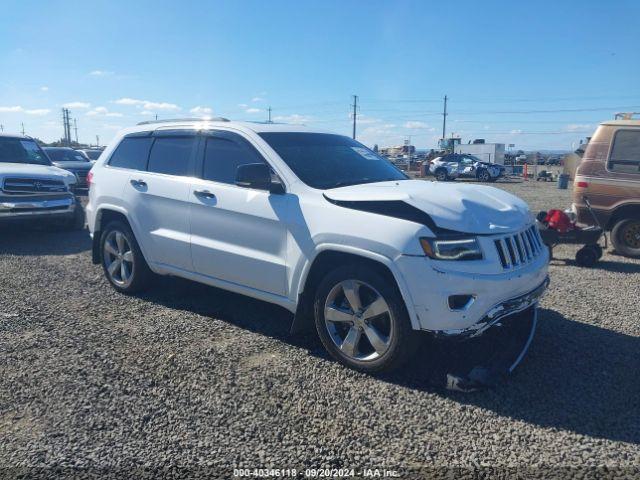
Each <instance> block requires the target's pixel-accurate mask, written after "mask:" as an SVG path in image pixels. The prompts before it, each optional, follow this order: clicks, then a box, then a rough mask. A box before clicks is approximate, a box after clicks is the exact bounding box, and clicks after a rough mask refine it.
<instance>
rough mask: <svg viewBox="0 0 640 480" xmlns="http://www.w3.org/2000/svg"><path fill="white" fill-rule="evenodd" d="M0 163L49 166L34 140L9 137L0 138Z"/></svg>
mask: <svg viewBox="0 0 640 480" xmlns="http://www.w3.org/2000/svg"><path fill="white" fill-rule="evenodd" d="M0 163H33V164H36V165H51V162H49V159H48V158H47V156H46V155H45V154H44V152H43V151H42V149H41V148H40V147H39V146H38V144H37V143H36V142H35V141H34V140H29V139H25V138H11V137H0Z"/></svg>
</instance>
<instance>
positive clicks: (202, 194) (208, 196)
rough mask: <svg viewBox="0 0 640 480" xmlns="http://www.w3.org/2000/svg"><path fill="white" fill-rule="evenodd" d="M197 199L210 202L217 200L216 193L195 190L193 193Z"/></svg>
mask: <svg viewBox="0 0 640 480" xmlns="http://www.w3.org/2000/svg"><path fill="white" fill-rule="evenodd" d="M193 193H194V194H195V195H196V197H201V198H206V199H208V200H213V199H214V198H216V195H215V193H212V192H210V191H209V190H194V192H193Z"/></svg>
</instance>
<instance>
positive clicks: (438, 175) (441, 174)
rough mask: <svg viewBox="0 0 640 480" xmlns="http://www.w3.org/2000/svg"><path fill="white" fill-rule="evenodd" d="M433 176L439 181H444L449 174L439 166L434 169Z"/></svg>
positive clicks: (447, 178)
mask: <svg viewBox="0 0 640 480" xmlns="http://www.w3.org/2000/svg"><path fill="white" fill-rule="evenodd" d="M434 176H435V177H436V180H437V181H439V182H446V181H447V180H449V175H447V171H446V170H445V169H444V168H439V169H438V170H436V173H435V175H434Z"/></svg>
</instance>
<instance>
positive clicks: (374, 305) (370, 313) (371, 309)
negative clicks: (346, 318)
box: [362, 296, 389, 319]
mask: <svg viewBox="0 0 640 480" xmlns="http://www.w3.org/2000/svg"><path fill="white" fill-rule="evenodd" d="M388 311H389V307H388V306H387V302H385V301H384V298H382V297H381V296H380V297H378V298H376V299H375V300H374V301H373V302H371V303H370V304H369V306H368V307H367V308H365V310H364V312H362V316H363V318H365V319H367V318H372V317H377V316H378V315H382V314H383V313H387V312H388Z"/></svg>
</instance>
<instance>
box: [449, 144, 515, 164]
mask: <svg viewBox="0 0 640 480" xmlns="http://www.w3.org/2000/svg"><path fill="white" fill-rule="evenodd" d="M454 153H461V154H467V155H473V156H474V157H478V158H479V159H480V160H482V161H483V162H492V163H499V164H500V165H504V143H467V144H460V145H456V146H455V150H454Z"/></svg>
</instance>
